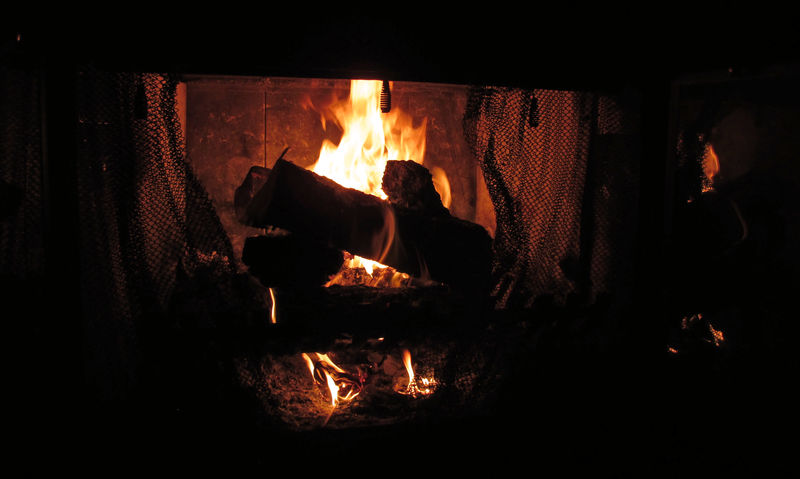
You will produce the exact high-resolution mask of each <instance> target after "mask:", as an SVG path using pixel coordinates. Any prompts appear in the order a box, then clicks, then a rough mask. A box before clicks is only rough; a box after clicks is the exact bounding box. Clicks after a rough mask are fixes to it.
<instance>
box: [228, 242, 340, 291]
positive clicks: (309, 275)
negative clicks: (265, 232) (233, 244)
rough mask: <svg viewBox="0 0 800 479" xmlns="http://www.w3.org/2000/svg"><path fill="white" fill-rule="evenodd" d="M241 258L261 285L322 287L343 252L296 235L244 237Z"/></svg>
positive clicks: (334, 270) (337, 265) (337, 268)
mask: <svg viewBox="0 0 800 479" xmlns="http://www.w3.org/2000/svg"><path fill="white" fill-rule="evenodd" d="M242 261H243V262H244V264H246V265H247V266H248V268H249V270H250V273H252V274H253V276H255V277H257V278H258V279H259V281H261V283H262V284H263V285H264V286H268V287H278V288H280V287H286V286H301V287H302V286H321V285H323V284H325V283H326V282H327V281H328V280H329V279H330V277H331V275H333V274H335V273H336V272H337V271H339V268H340V267H341V266H342V262H343V261H344V254H343V253H342V252H341V251H339V250H338V249H334V248H330V247H327V246H325V245H322V244H319V243H317V242H316V241H313V240H309V239H305V238H300V237H298V236H297V235H293V234H285V235H279V236H255V237H252V238H247V239H246V240H245V242H244V249H243V250H242Z"/></svg>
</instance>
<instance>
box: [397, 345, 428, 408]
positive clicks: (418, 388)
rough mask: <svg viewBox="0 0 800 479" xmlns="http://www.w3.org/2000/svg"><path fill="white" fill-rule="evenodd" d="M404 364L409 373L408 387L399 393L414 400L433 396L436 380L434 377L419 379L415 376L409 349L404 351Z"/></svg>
mask: <svg viewBox="0 0 800 479" xmlns="http://www.w3.org/2000/svg"><path fill="white" fill-rule="evenodd" d="M403 364H404V365H405V366H406V372H408V385H407V386H406V387H405V389H403V390H399V391H397V392H398V393H400V394H404V395H407V396H411V397H413V398H416V397H417V396H430V395H431V394H433V392H434V391H435V390H436V386H437V383H436V379H434V378H433V377H430V378H426V377H419V376H416V375H415V374H414V367H413V366H412V365H411V353H410V352H409V351H408V349H405V350H403Z"/></svg>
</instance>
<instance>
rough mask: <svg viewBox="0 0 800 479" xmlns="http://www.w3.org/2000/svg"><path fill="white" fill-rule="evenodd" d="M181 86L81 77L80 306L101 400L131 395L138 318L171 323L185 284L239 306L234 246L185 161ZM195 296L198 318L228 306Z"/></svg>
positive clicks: (91, 74)
mask: <svg viewBox="0 0 800 479" xmlns="http://www.w3.org/2000/svg"><path fill="white" fill-rule="evenodd" d="M176 85H177V81H176V80H175V79H174V78H171V77H170V76H167V75H159V74H134V73H109V72H104V71H97V70H93V69H87V70H86V71H83V72H81V73H80V74H79V75H78V86H77V90H78V91H77V95H78V136H79V138H78V145H79V146H78V148H79V150H78V164H77V169H78V174H77V177H78V189H79V192H78V194H79V200H78V202H79V214H80V237H81V252H80V254H81V256H80V258H81V265H80V266H81V291H82V295H83V297H82V306H83V313H84V317H85V321H86V327H85V330H86V335H87V338H86V344H87V347H88V348H89V349H90V350H89V351H88V357H89V358H90V359H89V361H90V363H91V368H92V370H93V379H94V384H95V385H96V387H97V391H96V392H97V393H98V394H99V396H100V397H111V398H113V397H124V396H125V395H126V394H128V393H129V392H130V390H131V388H132V387H134V383H135V380H136V377H137V373H136V370H137V367H138V364H139V363H140V361H141V358H139V357H138V355H139V354H140V351H141V349H142V348H141V347H140V345H138V344H136V343H137V338H138V336H137V333H138V332H139V329H140V328H141V320H142V318H143V317H162V318H164V320H174V317H170V315H169V312H170V310H171V308H173V307H174V304H173V303H174V299H175V298H176V295H177V294H178V293H179V292H180V288H181V287H182V286H183V285H185V284H187V282H190V281H191V280H192V279H193V278H196V277H200V276H202V277H203V278H204V279H205V281H206V282H208V281H211V282H213V283H215V285H216V290H215V293H214V294H216V295H219V296H222V297H227V298H228V299H230V303H231V306H230V307H231V308H233V307H234V306H233V304H235V303H236V300H235V294H236V293H235V291H233V289H232V285H231V279H232V278H233V276H234V273H235V266H234V263H233V250H232V247H231V244H230V240H229V239H228V237H227V235H226V234H225V232H224V230H223V228H222V225H221V223H220V221H219V218H218V217H217V214H216V212H215V210H214V208H213V205H212V203H211V200H210V199H209V197H208V195H207V193H206V192H205V190H204V188H203V187H202V185H201V184H200V182H199V181H198V180H197V179H196V178H195V176H194V174H193V173H192V171H191V169H190V168H189V166H188V164H187V162H186V161H185V159H184V147H183V140H182V136H181V135H182V133H181V126H180V122H179V119H178V115H177V111H176ZM198 296H199V297H198V298H196V303H197V306H196V307H197V308H198V309H199V310H207V309H213V308H214V307H215V306H216V307H220V308H224V307H225V306H224V303H225V302H224V301H220V302H219V303H218V304H216V305H209V304H203V305H202V306H201V305H200V304H201V303H203V302H204V301H206V300H207V298H206V295H198ZM206 307H207V308H206ZM164 326H165V327H167V326H168V325H167V324H165V325H164ZM106 344H115V345H117V346H118V347H117V348H115V349H113V350H110V349H107V348H104V347H103V346H102V345H106ZM95 345H99V346H98V347H97V348H95V349H92V348H93V347H95Z"/></svg>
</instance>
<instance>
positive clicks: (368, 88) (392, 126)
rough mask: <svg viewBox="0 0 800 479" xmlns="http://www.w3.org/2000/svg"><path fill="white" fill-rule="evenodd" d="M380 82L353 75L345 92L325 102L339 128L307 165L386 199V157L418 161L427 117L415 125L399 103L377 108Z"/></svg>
mask: <svg viewBox="0 0 800 479" xmlns="http://www.w3.org/2000/svg"><path fill="white" fill-rule="evenodd" d="M380 94H381V82H380V81H371V80H353V81H351V82H350V97H349V98H348V100H347V101H341V102H339V103H337V104H335V105H333V106H332V107H331V108H330V113H331V115H332V117H333V118H332V120H333V121H334V122H335V123H336V124H337V125H338V126H339V127H340V128H341V129H342V139H341V141H340V142H339V144H338V145H334V144H333V143H331V142H330V141H327V140H325V141H324V142H323V143H322V149H321V150H320V152H319V159H318V160H317V162H316V164H315V165H314V166H313V167H312V171H314V173H317V174H319V175H322V176H327V177H328V178H330V179H332V180H334V181H336V182H337V183H339V184H340V185H342V186H346V187H348V188H354V189H357V190H360V191H363V192H364V193H369V194H371V195H375V196H377V197H379V198H382V199H386V194H385V193H384V192H383V190H382V189H381V183H382V181H383V170H384V169H385V168H386V162H387V161H389V160H412V161H416V162H417V163H422V160H423V158H424V156H425V129H426V122H427V121H426V120H423V121H422V124H421V125H420V126H419V127H414V125H413V121H412V120H411V118H410V117H409V116H408V115H406V114H405V113H404V112H403V111H401V110H400V109H398V108H393V109H392V110H391V111H390V112H389V113H381V109H380Z"/></svg>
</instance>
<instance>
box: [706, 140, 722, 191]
mask: <svg viewBox="0 0 800 479" xmlns="http://www.w3.org/2000/svg"><path fill="white" fill-rule="evenodd" d="M719 169H720V168H719V157H718V156H717V153H716V152H715V151H714V147H713V146H712V145H711V143H707V144H706V148H705V151H704V152H703V174H704V175H705V179H704V181H703V193H705V192H707V191H711V190H713V186H712V185H713V183H714V177H715V176H717V175H718V174H719Z"/></svg>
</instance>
